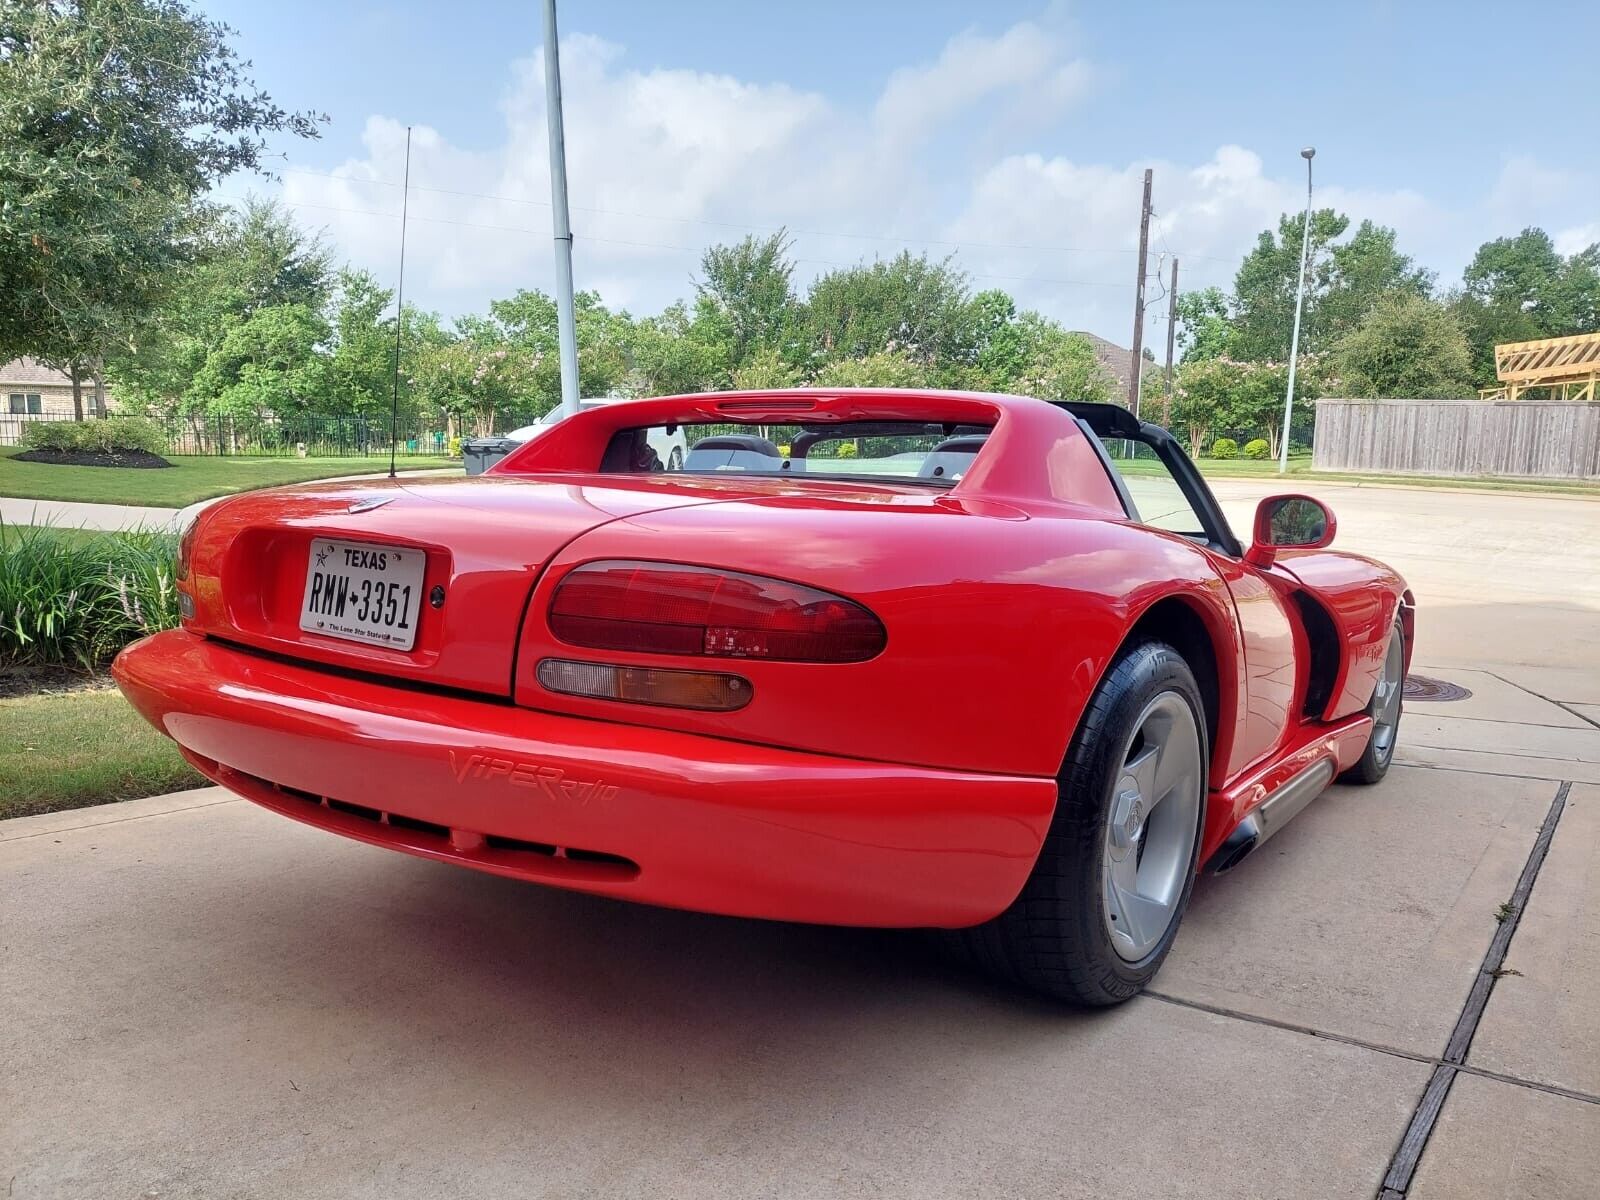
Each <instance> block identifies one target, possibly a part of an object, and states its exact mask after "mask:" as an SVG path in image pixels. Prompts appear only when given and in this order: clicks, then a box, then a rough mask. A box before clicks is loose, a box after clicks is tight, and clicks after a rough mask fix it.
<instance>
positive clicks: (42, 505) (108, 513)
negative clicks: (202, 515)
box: [0, 496, 179, 530]
mask: <svg viewBox="0 0 1600 1200" xmlns="http://www.w3.org/2000/svg"><path fill="white" fill-rule="evenodd" d="M178 512H179V510H178V509H176V508H144V507H141V506H139V505H136V504H83V503H80V502H78V501H69V500H13V499H11V498H9V497H6V496H0V521H3V522H5V524H7V525H59V526H61V527H62V528H64V529H106V530H120V529H171V528H173V527H174V522H175V521H176V518H177V516H178Z"/></svg>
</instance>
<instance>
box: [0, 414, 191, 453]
mask: <svg viewBox="0 0 1600 1200" xmlns="http://www.w3.org/2000/svg"><path fill="white" fill-rule="evenodd" d="M22 447H23V449H25V450H81V451H84V452H86V453H90V454H110V453H113V452H115V451H118V450H145V451H148V452H149V453H151V454H165V453H166V452H167V438H166V434H164V433H163V432H162V431H161V426H159V425H157V424H156V423H155V422H154V421H147V420H145V419H144V418H143V417H106V418H105V419H104V420H100V421H29V422H28V423H27V424H26V425H24V426H23V428H22Z"/></svg>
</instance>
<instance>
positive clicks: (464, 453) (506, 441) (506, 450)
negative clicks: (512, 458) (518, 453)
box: [461, 437, 522, 475]
mask: <svg viewBox="0 0 1600 1200" xmlns="http://www.w3.org/2000/svg"><path fill="white" fill-rule="evenodd" d="M520 445H522V443H521V442H518V441H513V440H512V439H511V438H505V437H481V438H467V439H465V440H464V441H463V442H462V443H461V461H462V463H463V464H464V465H465V466H466V468H467V474H468V475H482V474H483V473H484V472H485V471H487V470H488V469H489V468H490V467H492V466H494V464H495V463H497V462H499V461H500V460H501V459H502V458H504V457H505V456H506V455H508V454H510V453H511V452H512V451H513V450H515V449H516V448H517V447H518V446H520Z"/></svg>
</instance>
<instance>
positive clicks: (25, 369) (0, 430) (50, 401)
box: [0, 358, 110, 442]
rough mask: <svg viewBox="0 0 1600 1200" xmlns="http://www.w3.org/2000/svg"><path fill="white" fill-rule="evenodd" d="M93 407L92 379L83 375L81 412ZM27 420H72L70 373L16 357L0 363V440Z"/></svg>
mask: <svg viewBox="0 0 1600 1200" xmlns="http://www.w3.org/2000/svg"><path fill="white" fill-rule="evenodd" d="M109 402H110V400H109V397H107V404H109ZM95 411H96V408H95V390H94V381H93V380H92V379H84V380H83V413H84V416H92V415H94V413H95ZM101 415H104V413H102V414H101ZM28 420H34V421H70V420H72V376H70V375H68V374H67V373H66V372H65V371H58V370H56V369H55V368H54V367H47V366H45V365H44V364H43V363H42V362H39V361H37V360H36V359H32V358H17V359H13V360H12V361H10V362H8V363H4V364H0V442H15V441H16V440H17V436H18V434H19V433H20V428H19V427H20V426H21V424H22V422H24V421H28Z"/></svg>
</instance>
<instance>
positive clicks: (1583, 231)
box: [1555, 221, 1600, 254]
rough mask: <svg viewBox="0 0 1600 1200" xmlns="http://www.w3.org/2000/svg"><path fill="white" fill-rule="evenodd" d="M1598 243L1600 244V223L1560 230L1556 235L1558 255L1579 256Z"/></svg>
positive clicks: (1591, 222) (1594, 222)
mask: <svg viewBox="0 0 1600 1200" xmlns="http://www.w3.org/2000/svg"><path fill="white" fill-rule="evenodd" d="M1596 242H1600V221H1590V222H1589V224H1587V225H1575V226H1573V228H1571V229H1562V230H1558V231H1557V232H1556V234H1555V243H1556V253H1557V254H1577V253H1579V252H1580V251H1583V250H1587V249H1588V248H1589V247H1590V246H1592V245H1594V244H1595V243H1596Z"/></svg>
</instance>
